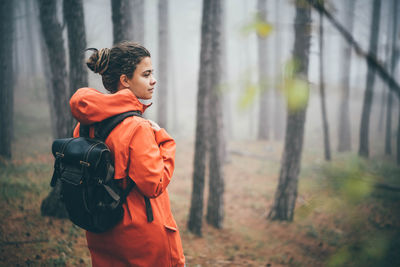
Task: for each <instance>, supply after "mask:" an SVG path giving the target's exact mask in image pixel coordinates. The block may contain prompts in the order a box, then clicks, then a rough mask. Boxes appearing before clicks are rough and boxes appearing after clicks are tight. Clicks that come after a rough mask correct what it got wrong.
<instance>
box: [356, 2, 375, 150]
mask: <svg viewBox="0 0 400 267" xmlns="http://www.w3.org/2000/svg"><path fill="white" fill-rule="evenodd" d="M380 10H381V1H380V0H374V4H373V9H372V23H371V34H370V43H369V44H370V47H369V51H370V53H372V54H373V55H375V56H376V55H377V51H378V36H379V21H380ZM374 82H375V68H374V67H373V66H372V65H371V64H368V71H367V88H366V89H365V93H364V102H363V108H362V115H361V125H360V147H359V151H358V154H359V155H360V156H362V157H368V156H369V144H368V142H369V121H370V116H371V106H372V101H373V93H374V91H373V90H374Z"/></svg>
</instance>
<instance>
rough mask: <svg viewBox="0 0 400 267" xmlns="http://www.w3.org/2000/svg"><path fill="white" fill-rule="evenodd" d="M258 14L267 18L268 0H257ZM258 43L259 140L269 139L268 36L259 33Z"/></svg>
mask: <svg viewBox="0 0 400 267" xmlns="http://www.w3.org/2000/svg"><path fill="white" fill-rule="evenodd" d="M257 12H258V16H259V17H260V19H261V20H262V21H266V20H267V1H266V0H258V1H257ZM257 44H258V83H259V86H260V110H259V114H258V140H268V139H269V128H270V121H269V106H270V103H269V102H270V99H269V88H268V86H267V79H268V67H267V64H268V54H267V53H268V49H267V48H268V47H267V45H268V43H267V40H266V37H263V36H260V35H257Z"/></svg>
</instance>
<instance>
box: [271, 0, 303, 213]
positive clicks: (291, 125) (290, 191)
mask: <svg viewBox="0 0 400 267" xmlns="http://www.w3.org/2000/svg"><path fill="white" fill-rule="evenodd" d="M294 25H295V26H294V30H295V41H294V48H293V58H294V59H295V60H297V62H298V63H299V66H298V69H297V70H296V76H297V77H302V78H304V79H307V77H308V59H309V50H310V39H311V36H310V29H311V12H310V6H309V5H304V2H303V1H302V0H296V17H295V23H294ZM306 109H307V104H305V105H304V106H303V107H300V108H298V109H296V110H290V109H288V115H287V125H286V135H285V146H284V152H283V157H282V161H281V170H280V174H279V183H278V188H277V190H276V193H275V199H274V203H273V205H272V209H271V211H270V212H269V214H268V218H269V219H272V220H287V221H292V220H293V215H294V208H295V204H296V198H297V184H298V176H299V172H300V165H301V154H302V149H303V136H304V124H305V119H306Z"/></svg>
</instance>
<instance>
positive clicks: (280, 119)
mask: <svg viewBox="0 0 400 267" xmlns="http://www.w3.org/2000/svg"><path fill="white" fill-rule="evenodd" d="M280 3H281V0H275V25H276V26H275V86H274V111H273V112H274V113H273V114H274V115H273V118H274V127H273V132H274V139H275V140H282V139H283V134H284V133H283V132H284V126H285V116H284V113H285V108H284V105H283V99H282V93H281V91H280V90H279V86H280V84H281V83H282V66H281V57H282V53H281V51H282V30H281V27H280V25H279V24H280V23H282V18H281V16H280Z"/></svg>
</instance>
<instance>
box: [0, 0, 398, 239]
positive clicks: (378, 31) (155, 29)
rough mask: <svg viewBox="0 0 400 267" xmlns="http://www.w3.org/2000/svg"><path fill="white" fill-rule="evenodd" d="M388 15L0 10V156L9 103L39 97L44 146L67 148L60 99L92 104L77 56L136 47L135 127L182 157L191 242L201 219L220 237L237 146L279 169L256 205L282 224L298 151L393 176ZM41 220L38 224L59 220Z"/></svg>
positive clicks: (368, 6)
mask: <svg viewBox="0 0 400 267" xmlns="http://www.w3.org/2000/svg"><path fill="white" fill-rule="evenodd" d="M9 2H10V1H9ZM399 6H400V4H399V3H398V1H396V0H390V1H380V0H368V1H355V0H341V1H313V0H297V1H279V0H274V1H265V0H257V1H256V0H252V1H245V2H244V1H233V0H232V1H221V0H204V1H183V0H170V1H167V0H152V1H143V0H134V1H128V0H103V1H94V0H64V1H63V2H62V5H61V1H50V0H37V1H34V2H32V1H28V0H24V1H16V2H15V3H14V2H12V4H11V3H3V4H2V5H1V14H2V15H1V20H2V24H1V38H2V42H1V48H2V49H0V56H1V61H0V62H1V64H2V67H1V69H0V75H1V76H0V82H1V85H0V87H1V95H0V101H1V104H0V108H1V112H0V140H1V141H0V142H1V143H0V157H1V158H2V161H3V159H4V162H10V161H11V162H12V160H13V159H12V157H11V155H12V154H13V153H12V152H13V150H12V145H13V144H15V143H16V142H18V139H17V141H15V139H13V134H14V132H15V131H14V130H13V123H14V124H17V123H18V120H16V119H14V118H15V117H16V115H15V112H17V113H18V112H20V111H19V110H16V109H15V108H14V102H17V103H19V102H18V101H20V99H22V98H23V97H21V96H24V95H28V93H29V95H30V96H31V95H33V96H35V97H37V98H38V99H41V100H43V99H45V100H46V99H48V101H45V102H47V105H46V106H44V109H46V110H48V111H46V112H48V117H49V120H50V121H51V122H52V124H51V125H52V129H53V137H66V136H69V135H71V133H72V125H73V120H72V117H71V115H70V111H69V107H68V101H69V97H70V96H71V94H72V93H73V92H74V91H75V90H77V89H78V88H79V87H84V86H90V87H94V88H96V89H98V90H100V91H103V92H104V89H103V88H102V84H101V79H100V77H99V76H95V75H94V74H92V73H87V69H86V66H85V64H84V60H85V54H84V49H85V48H87V47H96V48H103V47H111V46H112V44H114V43H116V42H119V41H122V40H133V41H138V42H141V43H144V45H145V46H146V47H147V48H149V50H150V52H151V53H152V58H153V62H158V64H157V65H155V66H157V68H156V71H155V73H156V76H157V80H158V84H157V87H156V95H155V102H156V103H155V104H156V105H154V106H155V107H154V108H151V109H149V110H148V112H146V113H147V115H146V116H148V117H149V118H152V119H155V120H157V121H158V122H159V123H160V125H162V126H164V127H167V129H168V131H170V132H171V133H172V135H173V136H176V139H177V140H178V143H179V142H181V141H182V140H185V141H188V142H189V145H193V147H194V148H195V149H194V155H193V163H192V165H193V173H192V177H191V178H192V179H193V184H192V191H191V202H190V207H188V222H187V223H188V228H189V230H190V231H191V232H193V233H195V234H197V235H201V234H202V222H203V218H204V217H205V219H206V221H207V222H208V223H209V224H210V225H212V226H214V227H216V228H221V227H223V221H224V216H225V210H224V194H225V193H224V188H225V187H226V186H225V185H226V183H230V179H229V176H227V175H226V173H225V169H226V168H229V165H224V163H226V162H227V160H226V159H227V158H229V156H230V155H233V154H236V155H247V156H248V155H250V156H251V157H255V158H257V157H259V155H252V154H251V153H250V152H248V151H247V149H248V147H246V146H241V147H235V146H234V144H235V142H237V141H238V140H240V141H244V142H248V143H249V144H250V143H252V142H259V143H257V144H259V146H263V148H265V149H264V150H265V151H268V152H271V151H273V152H274V153H275V154H274V155H275V156H274V158H273V159H268V160H273V161H275V162H279V164H280V165H279V170H280V171H279V173H275V174H274V175H275V176H276V177H279V179H278V180H277V181H278V182H277V187H276V192H275V198H274V200H273V203H270V202H268V201H267V200H266V199H261V200H260V201H261V202H263V207H264V208H265V209H266V210H270V213H269V218H271V219H276V220H289V221H290V220H293V218H294V214H295V212H296V209H295V208H296V203H298V200H297V195H298V190H299V189H298V177H299V174H300V173H301V159H302V154H303V152H309V151H311V150H312V148H314V147H318V149H320V148H322V147H325V153H326V155H325V158H326V159H329V158H331V159H332V161H333V162H334V161H335V160H336V159H337V158H339V157H341V156H343V155H346V154H345V153H347V154H352V153H354V150H357V151H358V152H359V154H360V155H361V156H363V157H370V158H374V157H385V158H384V159H385V160H386V161H388V162H395V161H396V158H397V164H399V165H400V156H399V154H400V144H399V143H400V128H399V127H400V123H399V121H400V116H399V96H400V89H399V79H398V77H399V75H398V74H399V68H398V60H399V40H398V39H399V36H400V35H399V28H400V27H399V24H400V18H399V17H400V16H399V12H400V11H399V10H400V7H399ZM318 18H319V19H318ZM322 21H323V23H322ZM320 75H321V76H320ZM322 75H323V77H322ZM319 84H320V85H321V88H320V90H318V89H317V88H318V86H317V85H319ZM319 92H320V93H319ZM13 95H16V96H17V97H16V98H15V100H13ZM377 99H379V100H380V101H377ZM31 101H35V99H31ZM320 103H321V104H320ZM20 105H21V104H20ZM321 107H322V108H321ZM379 112H381V113H379ZM20 113H21V112H20ZM18 114H19V113H18ZM24 115H25V114H24ZM17 116H19V115H17ZM321 116H322V118H323V119H322V122H321ZM306 117H307V120H306ZM17 118H19V117H17ZM171 122H173V123H171ZM328 124H329V128H330V129H331V130H332V131H334V132H335V133H337V135H336V134H335V136H334V137H335V138H332V137H331V138H330V137H329V135H328V133H329V129H328ZM172 125H173V126H174V127H172ZM19 127H20V128H22V127H23V126H19ZM170 129H171V130H170ZM379 129H384V131H379ZM272 137H273V138H272ZM256 140H258V141H256ZM283 140H284V141H283ZM48 142H50V140H49V141H48ZM232 144H233V146H232ZM355 144H358V147H357V148H354V146H355ZM331 146H333V147H336V148H337V151H330V147H331ZM395 147H396V149H394V148H395ZM352 150H353V151H352ZM321 151H322V150H321ZM319 152H320V151H319ZM385 154H386V156H384V155H385ZM188 157H192V155H188ZM321 158H322V156H321ZM267 162H268V161H267V160H266V161H265V164H267ZM249 168H250V167H249ZM271 172H272V171H271ZM49 180H50V177H49ZM243 180H244V181H245V182H249V183H251V179H250V177H244V178H243ZM206 184H208V185H209V187H208V188H209V190H208V191H207V192H206V191H205V190H204V188H205V186H206ZM238 186H244V185H243V184H242V185H238ZM187 190H188V191H190V189H187ZM52 193H53V192H52ZM205 198H207V210H206V211H205V209H204V208H203V206H204V205H205ZM51 202H52V203H53V202H54V201H53V200H52V201H51ZM52 210H53V211H54V213H51V212H50V213H45V214H49V215H54V214H56V213H57V212H58V211H60V210H61V209H60V208H59V207H58V206H56V208H53V209H52ZM204 215H206V216H204ZM264 217H265V216H264Z"/></svg>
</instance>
